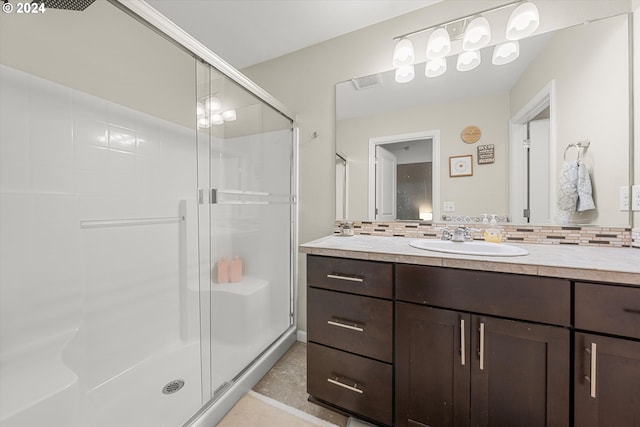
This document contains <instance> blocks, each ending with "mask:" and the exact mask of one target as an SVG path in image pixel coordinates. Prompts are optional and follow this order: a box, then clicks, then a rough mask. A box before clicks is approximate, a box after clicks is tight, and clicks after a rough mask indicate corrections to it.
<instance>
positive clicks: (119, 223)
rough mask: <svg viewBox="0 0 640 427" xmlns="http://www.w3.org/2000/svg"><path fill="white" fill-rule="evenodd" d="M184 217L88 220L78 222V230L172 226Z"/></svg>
mask: <svg viewBox="0 0 640 427" xmlns="http://www.w3.org/2000/svg"><path fill="white" fill-rule="evenodd" d="M184 220H185V217H184V216H176V217H158V218H124V219H90V220H84V221H80V228H107V227H128V226H132V225H155V224H173V223H179V222H181V221H184Z"/></svg>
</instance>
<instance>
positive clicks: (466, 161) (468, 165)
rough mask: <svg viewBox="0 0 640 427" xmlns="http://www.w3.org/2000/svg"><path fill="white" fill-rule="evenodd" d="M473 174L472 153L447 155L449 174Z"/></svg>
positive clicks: (452, 175)
mask: <svg viewBox="0 0 640 427" xmlns="http://www.w3.org/2000/svg"><path fill="white" fill-rule="evenodd" d="M471 175H473V155H471V154H469V155H467V156H451V157H449V176H451V177H454V176H471Z"/></svg>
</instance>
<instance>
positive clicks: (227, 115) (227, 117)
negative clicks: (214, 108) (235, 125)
mask: <svg viewBox="0 0 640 427" xmlns="http://www.w3.org/2000/svg"><path fill="white" fill-rule="evenodd" d="M237 118H238V116H237V115H236V110H227V111H223V112H222V119H223V120H224V121H225V122H232V121H234V120H235V119H237Z"/></svg>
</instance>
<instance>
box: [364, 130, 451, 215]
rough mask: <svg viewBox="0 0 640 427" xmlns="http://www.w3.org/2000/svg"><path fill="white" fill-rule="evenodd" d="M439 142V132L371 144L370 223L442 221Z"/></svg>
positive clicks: (400, 136) (420, 133)
mask: <svg viewBox="0 0 640 427" xmlns="http://www.w3.org/2000/svg"><path fill="white" fill-rule="evenodd" d="M439 140H440V133H439V131H425V132H418V133H412V134H403V135H392V136H387V137H380V138H371V139H370V140H369V195H368V196H369V197H368V213H369V215H368V217H369V218H370V219H373V220H376V221H396V220H398V221H432V220H433V218H438V217H439V187H440V185H439V183H440V179H439V178H440V167H439V158H440V150H439V148H440V146H439Z"/></svg>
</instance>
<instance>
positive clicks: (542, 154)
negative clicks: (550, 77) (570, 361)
mask: <svg viewBox="0 0 640 427" xmlns="http://www.w3.org/2000/svg"><path fill="white" fill-rule="evenodd" d="M554 96H555V83H554V81H551V82H549V84H547V85H546V86H545V87H544V88H543V89H542V90H541V91H540V92H538V94H536V95H535V96H534V97H533V98H532V99H531V100H530V101H529V103H527V105H525V106H524V107H523V108H522V109H521V110H520V111H519V112H518V113H517V114H516V115H515V116H513V118H512V119H511V170H510V190H509V193H510V194H509V199H510V202H509V203H510V215H509V216H510V218H511V221H512V222H514V223H516V224H528V223H530V224H550V223H552V222H553V218H554V216H555V211H556V207H555V203H554V202H553V201H554V200H556V177H555V173H554V172H555V170H556V154H555V153H556V148H555V147H556V141H555V131H554V129H555V128H554V123H555V120H554V113H555V108H554Z"/></svg>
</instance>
